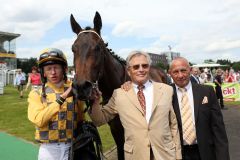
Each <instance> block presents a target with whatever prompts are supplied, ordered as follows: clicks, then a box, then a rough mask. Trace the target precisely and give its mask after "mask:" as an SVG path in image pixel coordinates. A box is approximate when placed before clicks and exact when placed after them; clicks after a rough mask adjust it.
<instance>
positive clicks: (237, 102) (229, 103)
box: [224, 101, 240, 106]
mask: <svg viewBox="0 0 240 160" xmlns="http://www.w3.org/2000/svg"><path fill="white" fill-rule="evenodd" d="M224 104H225V105H226V106H240V101H236V102H235V101H234V102H224Z"/></svg>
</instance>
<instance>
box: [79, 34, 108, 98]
mask: <svg viewBox="0 0 240 160" xmlns="http://www.w3.org/2000/svg"><path fill="white" fill-rule="evenodd" d="M82 33H94V34H95V35H97V37H98V38H99V42H98V43H100V42H102V43H103V44H105V43H104V41H103V39H102V37H101V36H100V35H99V34H98V33H97V32H96V31H94V30H82V31H80V32H79V33H78V35H77V36H80V35H81V34H82ZM103 52H104V51H103ZM100 53H101V52H100ZM101 54H102V53H101ZM101 57H102V60H101V61H100V62H101V64H100V66H101V68H100V71H99V72H98V75H97V78H96V81H95V82H91V81H87V82H88V83H90V85H91V89H92V90H96V89H98V83H99V79H100V78H101V77H102V75H103V73H104V65H103V64H104V61H105V58H104V57H105V54H103V55H101ZM75 72H76V70H75ZM76 81H77V80H76V75H75V76H74V83H76ZM76 89H78V88H76ZM77 98H78V99H79V100H83V101H85V102H86V103H87V101H89V99H84V98H83V97H77Z"/></svg>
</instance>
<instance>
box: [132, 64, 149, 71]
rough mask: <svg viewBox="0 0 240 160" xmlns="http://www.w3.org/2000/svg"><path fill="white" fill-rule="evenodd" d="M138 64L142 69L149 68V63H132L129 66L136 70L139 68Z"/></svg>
mask: <svg viewBox="0 0 240 160" xmlns="http://www.w3.org/2000/svg"><path fill="white" fill-rule="evenodd" d="M140 66H142V68H143V69H147V68H149V64H136V65H133V66H130V67H132V68H133V69H134V70H138V69H139V68H140Z"/></svg>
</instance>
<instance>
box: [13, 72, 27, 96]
mask: <svg viewBox="0 0 240 160" xmlns="http://www.w3.org/2000/svg"><path fill="white" fill-rule="evenodd" d="M25 84H26V76H25V74H24V73H23V72H22V69H17V74H16V77H15V80H14V86H17V89H18V91H19V94H20V98H23V86H24V85H25Z"/></svg>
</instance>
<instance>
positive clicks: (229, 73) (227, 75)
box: [196, 68, 240, 84]
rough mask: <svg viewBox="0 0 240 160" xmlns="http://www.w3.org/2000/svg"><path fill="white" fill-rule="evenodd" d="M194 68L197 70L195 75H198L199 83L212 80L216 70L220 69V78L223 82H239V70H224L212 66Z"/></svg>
mask: <svg viewBox="0 0 240 160" xmlns="http://www.w3.org/2000/svg"><path fill="white" fill-rule="evenodd" d="M196 69H197V70H198V74H197V76H198V77H199V81H200V84H204V83H212V82H214V77H215V76H216V75H217V70H220V72H221V78H222V81H223V82H224V83H231V82H240V71H234V69H233V68H230V69H226V70H224V69H220V68H218V69H216V68H213V69H212V70H211V69H209V68H202V69H198V68H196Z"/></svg>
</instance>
